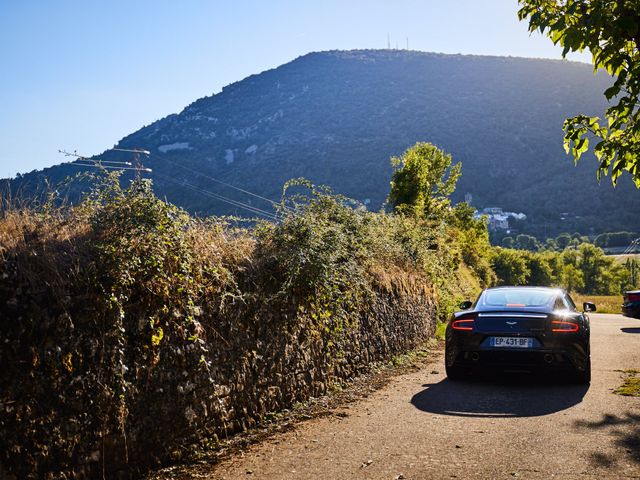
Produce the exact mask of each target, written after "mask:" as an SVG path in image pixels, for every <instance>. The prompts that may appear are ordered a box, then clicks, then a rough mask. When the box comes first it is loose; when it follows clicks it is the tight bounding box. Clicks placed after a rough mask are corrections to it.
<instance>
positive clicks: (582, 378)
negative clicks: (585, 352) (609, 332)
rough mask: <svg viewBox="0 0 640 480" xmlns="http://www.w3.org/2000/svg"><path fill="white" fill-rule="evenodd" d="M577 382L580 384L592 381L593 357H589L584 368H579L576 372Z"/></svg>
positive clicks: (587, 383)
mask: <svg viewBox="0 0 640 480" xmlns="http://www.w3.org/2000/svg"><path fill="white" fill-rule="evenodd" d="M575 379H576V382H577V383H579V384H580V385H589V384H590V383H591V357H590V356H589V357H588V358H587V362H586V364H585V368H584V370H577V371H576V374H575Z"/></svg>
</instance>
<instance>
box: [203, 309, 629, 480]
mask: <svg viewBox="0 0 640 480" xmlns="http://www.w3.org/2000/svg"><path fill="white" fill-rule="evenodd" d="M591 325H592V327H591V328H592V334H591V350H592V362H593V380H592V383H591V386H590V387H589V388H587V387H583V386H577V385H567V384H564V383H562V382H561V381H558V380H556V381H548V380H547V381H545V380H541V379H536V378H534V377H531V376H524V375H523V376H520V377H518V378H512V377H504V376H501V377H496V378H488V379H483V380H477V381H471V382H462V383H458V382H450V381H448V380H447V379H446V376H445V375H444V365H443V359H442V356H441V355H440V356H439V357H438V358H437V360H435V361H434V363H433V364H432V365H430V366H429V367H427V368H426V369H423V370H421V371H419V372H415V373H410V374H406V375H402V376H399V377H397V378H395V379H394V380H393V381H392V382H391V383H390V384H389V385H387V386H386V387H385V388H383V389H381V390H379V391H377V392H375V393H374V394H372V395H371V396H370V397H368V398H366V399H363V400H362V401H359V402H357V403H355V404H351V405H350V406H348V407H345V408H344V409H343V410H342V412H343V413H344V414H345V415H344V416H332V417H325V418H320V419H316V420H311V421H308V422H305V423H303V424H301V425H300V426H298V427H297V428H295V429H294V430H293V431H290V432H287V433H283V434H280V435H276V436H275V437H273V438H271V439H270V440H268V441H266V442H265V443H262V444H259V445H254V446H252V447H249V448H248V449H247V450H246V451H245V452H243V453H242V454H237V455H235V456H234V457H232V458H229V459H227V460H225V461H223V462H222V463H220V464H219V465H217V466H215V467H214V469H213V470H212V471H211V472H209V473H208V474H207V476H206V477H205V478H211V479H351V478H353V479H396V478H398V479H402V478H405V479H440V478H463V479H466V478H483V479H484V478H510V479H512V478H545V479H547V478H552V477H554V478H580V479H585V478H640V398H637V397H622V396H619V395H616V394H614V393H613V389H615V388H616V387H618V386H619V385H620V384H621V383H622V374H621V372H619V371H618V370H621V369H628V368H640V320H634V319H628V318H624V317H622V316H620V315H600V314H593V315H591ZM198 477H199V478H202V477H201V476H200V475H198Z"/></svg>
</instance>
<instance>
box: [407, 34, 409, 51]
mask: <svg viewBox="0 0 640 480" xmlns="http://www.w3.org/2000/svg"><path fill="white" fill-rule="evenodd" d="M407 50H409V37H407Z"/></svg>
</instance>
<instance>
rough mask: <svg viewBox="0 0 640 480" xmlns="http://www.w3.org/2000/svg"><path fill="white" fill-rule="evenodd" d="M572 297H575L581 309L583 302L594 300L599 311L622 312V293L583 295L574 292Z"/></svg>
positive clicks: (574, 299)
mask: <svg viewBox="0 0 640 480" xmlns="http://www.w3.org/2000/svg"><path fill="white" fill-rule="evenodd" d="M571 298H573V301H574V302H575V303H576V305H577V307H578V309H579V310H581V309H582V303H583V302H593V303H595V304H596V308H597V310H596V311H597V312H598V313H622V295H582V294H580V293H572V294H571Z"/></svg>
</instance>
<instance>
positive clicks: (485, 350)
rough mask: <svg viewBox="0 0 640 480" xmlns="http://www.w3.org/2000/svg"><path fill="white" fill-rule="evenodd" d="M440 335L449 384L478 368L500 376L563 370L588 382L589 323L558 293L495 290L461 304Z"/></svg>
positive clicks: (536, 289)
mask: <svg viewBox="0 0 640 480" xmlns="http://www.w3.org/2000/svg"><path fill="white" fill-rule="evenodd" d="M460 307H461V308H463V309H464V310H463V311H460V312H457V313H455V314H453V316H452V318H451V320H450V321H449V324H448V325H447V332H446V351H445V352H446V353H445V367H446V371H447V376H448V377H449V378H450V379H452V380H457V379H462V378H465V377H467V376H469V375H471V374H472V373H474V372H476V371H478V370H480V369H482V368H484V367H492V368H497V369H500V370H503V371H516V372H517V371H532V370H540V369H545V370H564V371H565V372H567V373H570V374H571V375H572V377H573V378H574V379H575V380H576V381H578V382H580V383H585V384H587V383H589V382H590V381H591V355H590V351H589V317H588V316H587V315H586V312H593V311H595V309H596V306H595V305H594V304H593V303H590V302H585V303H584V305H583V307H584V313H583V312H579V311H577V309H576V306H575V304H574V303H573V300H572V299H571V297H570V296H569V295H568V294H567V293H565V292H563V291H562V290H559V289H554V288H543V287H498V288H489V289H487V290H484V291H483V292H482V293H481V294H480V296H479V297H478V299H477V300H476V301H475V303H472V302H464V303H463V304H462V305H461V306H460Z"/></svg>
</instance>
